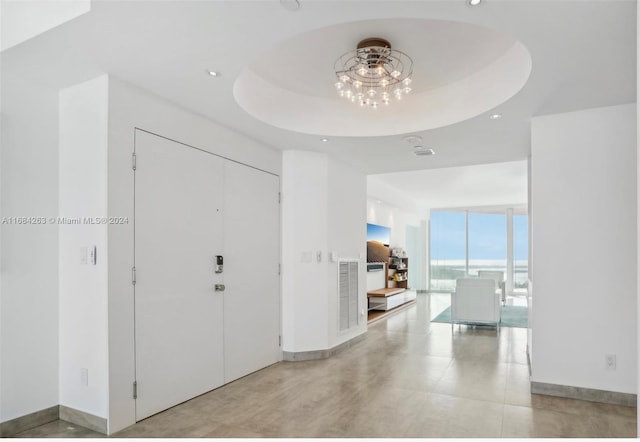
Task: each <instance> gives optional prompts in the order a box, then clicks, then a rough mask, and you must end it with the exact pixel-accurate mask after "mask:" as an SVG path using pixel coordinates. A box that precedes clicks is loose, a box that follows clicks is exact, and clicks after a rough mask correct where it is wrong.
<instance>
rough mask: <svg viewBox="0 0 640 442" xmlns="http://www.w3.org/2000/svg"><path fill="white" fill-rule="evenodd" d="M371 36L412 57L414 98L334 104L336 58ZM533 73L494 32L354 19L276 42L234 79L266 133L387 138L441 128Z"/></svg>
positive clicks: (500, 97)
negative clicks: (273, 129)
mask: <svg viewBox="0 0 640 442" xmlns="http://www.w3.org/2000/svg"><path fill="white" fill-rule="evenodd" d="M368 37H379V38H383V39H385V40H388V41H389V42H390V43H391V45H392V47H393V48H394V49H397V50H399V51H402V52H404V53H405V54H407V55H408V56H409V57H411V58H412V59H413V76H412V79H413V81H412V83H411V87H412V91H411V93H410V94H408V95H406V96H404V97H403V98H402V100H399V101H395V100H392V101H391V103H390V104H389V105H387V106H379V107H378V108H376V109H372V108H370V107H364V108H363V107H360V106H354V104H353V103H351V102H349V101H348V100H345V99H344V98H340V97H339V96H338V94H337V93H336V89H335V87H334V83H335V82H336V81H337V80H336V74H335V72H334V70H333V67H334V63H335V62H336V60H337V59H338V58H339V57H340V56H341V55H343V54H345V53H346V52H349V51H352V50H354V49H355V47H356V45H357V44H358V42H359V41H361V40H362V39H364V38H368ZM530 73H531V56H530V55H529V51H528V50H527V49H526V48H525V46H524V45H523V44H522V43H520V42H519V41H517V40H514V39H513V38H511V37H509V36H506V35H504V34H501V33H499V32H497V31H495V30H492V29H489V28H485V27H481V26H477V25H471V24H467V23H457V22H451V21H442V20H422V19H396V20H370V21H361V22H352V23H345V24H339V25H335V26H330V27H326V28H321V29H317V30H314V31H311V32H307V33H304V34H300V35H297V36H295V38H291V39H289V40H285V41H282V42H281V43H280V44H279V45H278V46H276V47H275V48H273V49H272V50H270V51H268V52H267V53H266V54H264V55H263V57H262V58H260V59H258V60H255V61H254V62H252V63H251V64H249V65H248V66H247V67H246V68H245V69H244V70H243V71H242V72H241V73H240V75H239V76H238V78H237V80H236V82H235V84H234V88H233V93H234V96H235V99H236V101H237V102H238V104H239V105H240V106H241V107H242V108H243V109H244V110H245V111H246V112H248V113H249V114H250V115H252V116H254V117H255V118H257V119H259V120H261V121H263V122H265V123H267V124H270V125H272V126H275V127H278V128H281V129H286V130H291V131H295V132H301V133H306V134H315V135H323V136H350V137H360V136H369V137H370V136H386V135H397V134H403V133H408V132H419V131H423V130H428V129H434V128H437V127H442V126H447V125H449V124H454V123H457V122H460V121H463V120H467V119H469V118H472V117H475V116H477V115H479V114H482V113H484V112H486V111H488V110H489V109H492V108H494V107H496V106H498V105H500V104H502V103H504V102H505V101H507V100H508V99H509V98H511V97H513V96H514V95H515V94H516V93H517V92H518V91H519V90H520V89H522V87H523V86H524V85H525V83H526V82H527V79H528V78H529V74H530Z"/></svg>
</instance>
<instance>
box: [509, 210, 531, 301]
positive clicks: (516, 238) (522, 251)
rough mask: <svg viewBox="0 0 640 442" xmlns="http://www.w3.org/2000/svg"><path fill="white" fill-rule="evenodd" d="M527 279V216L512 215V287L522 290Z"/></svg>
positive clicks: (525, 285) (515, 289)
mask: <svg viewBox="0 0 640 442" xmlns="http://www.w3.org/2000/svg"><path fill="white" fill-rule="evenodd" d="M528 280H529V217H528V216H527V215H513V288H514V291H524V290H526V288H527V284H528Z"/></svg>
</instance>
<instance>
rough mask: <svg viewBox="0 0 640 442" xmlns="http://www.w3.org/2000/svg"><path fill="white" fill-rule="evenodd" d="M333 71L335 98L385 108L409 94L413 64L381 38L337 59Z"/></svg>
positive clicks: (364, 41) (366, 41)
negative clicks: (337, 96) (335, 80)
mask: <svg viewBox="0 0 640 442" xmlns="http://www.w3.org/2000/svg"><path fill="white" fill-rule="evenodd" d="M334 70H335V73H336V77H337V79H338V80H339V81H338V82H337V83H335V87H336V90H337V92H338V95H340V96H341V97H345V98H347V99H348V100H350V101H352V102H357V103H358V105H360V106H365V107H372V108H377V107H379V106H380V104H385V105H388V104H389V102H390V98H391V94H392V93H393V95H394V96H395V98H396V99H400V98H401V97H402V96H403V95H405V94H408V93H409V92H411V87H409V85H410V84H411V83H412V80H411V75H412V74H413V61H412V60H411V58H410V57H409V56H408V55H406V54H404V53H403V52H400V51H398V50H396V49H391V44H390V43H389V42H388V41H386V40H384V39H382V38H367V39H365V40H362V41H361V42H360V43H358V45H357V48H356V49H355V50H354V51H350V52H347V53H346V54H344V55H343V56H342V57H340V58H339V59H338V60H337V61H336V63H335V65H334Z"/></svg>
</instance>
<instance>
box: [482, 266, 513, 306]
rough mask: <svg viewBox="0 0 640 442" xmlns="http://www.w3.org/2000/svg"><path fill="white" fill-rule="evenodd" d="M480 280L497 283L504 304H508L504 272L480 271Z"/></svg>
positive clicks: (497, 290)
mask: <svg viewBox="0 0 640 442" xmlns="http://www.w3.org/2000/svg"><path fill="white" fill-rule="evenodd" d="M478 278H484V279H486V278H489V279H493V280H494V281H495V282H496V292H498V293H499V294H500V299H501V300H502V303H503V304H506V302H507V294H506V290H505V282H504V272H501V271H500V270H478Z"/></svg>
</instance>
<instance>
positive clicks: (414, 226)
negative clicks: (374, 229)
mask: <svg viewBox="0 0 640 442" xmlns="http://www.w3.org/2000/svg"><path fill="white" fill-rule="evenodd" d="M367 181H368V184H371V182H372V181H371V177H369V178H368V180H367ZM368 192H369V193H368V197H367V223H371V224H378V225H381V226H387V227H390V228H391V239H390V243H389V245H390V247H392V248H393V247H401V248H402V249H404V250H405V251H407V252H413V253H414V254H409V255H407V256H408V257H409V275H410V278H411V279H412V281H415V284H413V286H412V287H411V288H413V289H417V290H426V289H427V287H428V285H427V280H428V275H427V249H428V214H425V215H424V216H421V215H419V214H418V213H416V212H413V211H411V210H408V209H406V208H403V207H398V206H394V205H391V204H389V203H386V202H385V201H383V200H381V199H380V197H379V196H378V195H380V194H381V193H380V191H379V190H378V189H377V187H376V186H372V188H371V187H370V188H368ZM373 192H375V193H373ZM409 207H411V206H409ZM407 228H409V229H410V230H411V231H412V236H413V237H414V238H417V240H418V243H417V244H413V245H412V246H411V247H408V245H407ZM413 278H415V280H413ZM412 281H410V282H412ZM373 288H376V287H369V290H371V289H373Z"/></svg>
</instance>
